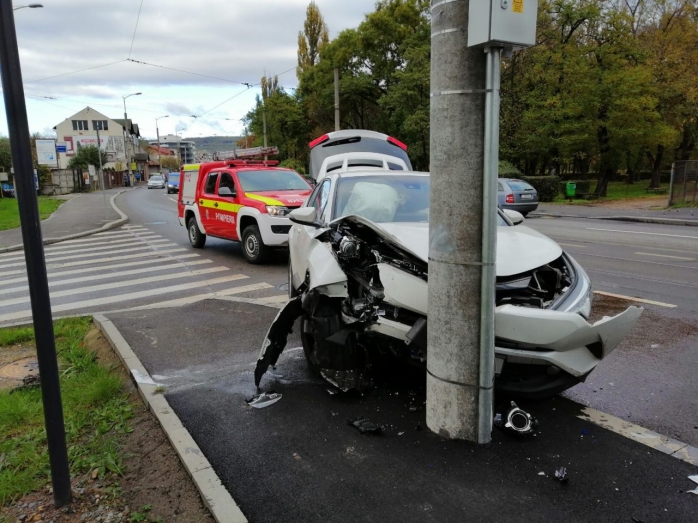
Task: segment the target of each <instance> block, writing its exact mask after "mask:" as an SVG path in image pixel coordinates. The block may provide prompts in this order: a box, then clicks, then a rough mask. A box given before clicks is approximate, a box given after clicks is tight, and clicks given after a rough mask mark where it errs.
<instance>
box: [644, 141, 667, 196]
mask: <svg viewBox="0 0 698 523" xmlns="http://www.w3.org/2000/svg"><path fill="white" fill-rule="evenodd" d="M647 157H648V158H649V160H650V163H651V165H652V178H651V180H650V186H649V188H650V189H656V188H657V187H659V169H660V167H661V166H662V158H663V157H664V146H663V145H658V146H657V153H656V154H655V155H654V156H652V153H650V152H649V151H647Z"/></svg>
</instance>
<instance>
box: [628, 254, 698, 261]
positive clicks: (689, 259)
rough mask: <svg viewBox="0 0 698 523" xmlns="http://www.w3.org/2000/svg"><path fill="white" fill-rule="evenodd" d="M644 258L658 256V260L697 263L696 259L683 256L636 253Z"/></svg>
mask: <svg viewBox="0 0 698 523" xmlns="http://www.w3.org/2000/svg"><path fill="white" fill-rule="evenodd" d="M635 254H640V255H642V256H656V257H657V258H671V259H672V260H684V261H695V258H685V257H683V256H669V255H668V254H653V253H651V252H636V253H635Z"/></svg>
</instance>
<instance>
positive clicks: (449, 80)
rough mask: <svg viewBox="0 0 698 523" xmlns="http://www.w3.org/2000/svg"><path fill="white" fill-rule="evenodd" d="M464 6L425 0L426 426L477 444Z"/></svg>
mask: <svg viewBox="0 0 698 523" xmlns="http://www.w3.org/2000/svg"><path fill="white" fill-rule="evenodd" d="M473 1H476V0H473ZM469 3H470V2H469V0H455V1H454V0H447V1H444V0H434V1H432V8H431V20H432V22H431V23H432V29H431V56H432V59H431V91H432V95H431V205H430V207H431V212H430V214H431V215H430V217H429V221H430V224H429V236H430V238H429V330H428V356H427V425H428V426H429V428H430V429H431V430H433V431H434V432H436V433H437V434H440V435H442V436H444V437H446V438H453V439H467V440H470V441H476V442H479V443H487V442H488V441H489V439H490V437H491V436H490V433H491V424H492V413H491V406H490V411H489V412H482V411H481V409H480V408H479V404H480V401H481V399H482V398H481V397H482V396H483V395H486V396H489V397H490V399H491V395H492V387H493V376H491V378H490V381H489V382H488V383H482V382H481V381H480V364H481V354H480V344H481V314H480V312H481V305H482V301H483V296H482V287H483V283H482V276H483V269H484V268H486V267H490V268H492V269H493V267H494V260H493V259H486V258H484V257H483V249H482V246H483V245H482V244H483V236H482V235H483V172H484V161H485V142H484V136H485V72H486V55H485V53H484V52H483V51H482V49H469V48H468V9H469ZM454 195H457V202H458V203H457V205H455V204H454ZM493 212H495V211H494V210H493ZM489 292H490V293H491V294H493V293H494V284H493V286H492V288H491V289H490V291H489ZM485 299H488V298H487V297H486V298H485ZM492 299H493V296H492ZM484 363H487V362H484ZM492 365H493V362H492V363H490V367H491V366H492Z"/></svg>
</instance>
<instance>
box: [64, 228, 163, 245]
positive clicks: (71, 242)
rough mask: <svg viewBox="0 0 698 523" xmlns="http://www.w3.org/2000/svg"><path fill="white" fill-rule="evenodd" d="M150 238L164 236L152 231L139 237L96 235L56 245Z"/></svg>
mask: <svg viewBox="0 0 698 523" xmlns="http://www.w3.org/2000/svg"><path fill="white" fill-rule="evenodd" d="M150 237H154V238H162V236H160V235H159V234H155V233H154V232H150V231H147V232H144V233H143V234H138V235H136V234H133V233H130V232H125V233H122V234H120V235H118V236H114V237H107V238H105V237H103V236H100V237H97V235H95V236H90V237H89V238H83V239H80V240H68V241H65V242H60V243H58V244H56V245H78V244H82V243H92V242H101V241H116V240H131V241H132V240H140V239H145V238H150Z"/></svg>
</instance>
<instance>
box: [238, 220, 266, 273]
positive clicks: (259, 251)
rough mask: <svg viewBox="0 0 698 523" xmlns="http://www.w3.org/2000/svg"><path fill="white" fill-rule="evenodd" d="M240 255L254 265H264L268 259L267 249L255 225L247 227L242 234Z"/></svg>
mask: <svg viewBox="0 0 698 523" xmlns="http://www.w3.org/2000/svg"><path fill="white" fill-rule="evenodd" d="M242 254H243V256H245V259H246V260H247V261H248V262H250V263H254V264H255V265H259V264H262V263H265V262H266V261H267V259H268V258H269V247H267V246H266V245H264V242H263V241H262V235H261V234H260V232H259V227H257V226H256V225H249V226H248V227H246V228H245V230H244V231H243V232H242Z"/></svg>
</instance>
